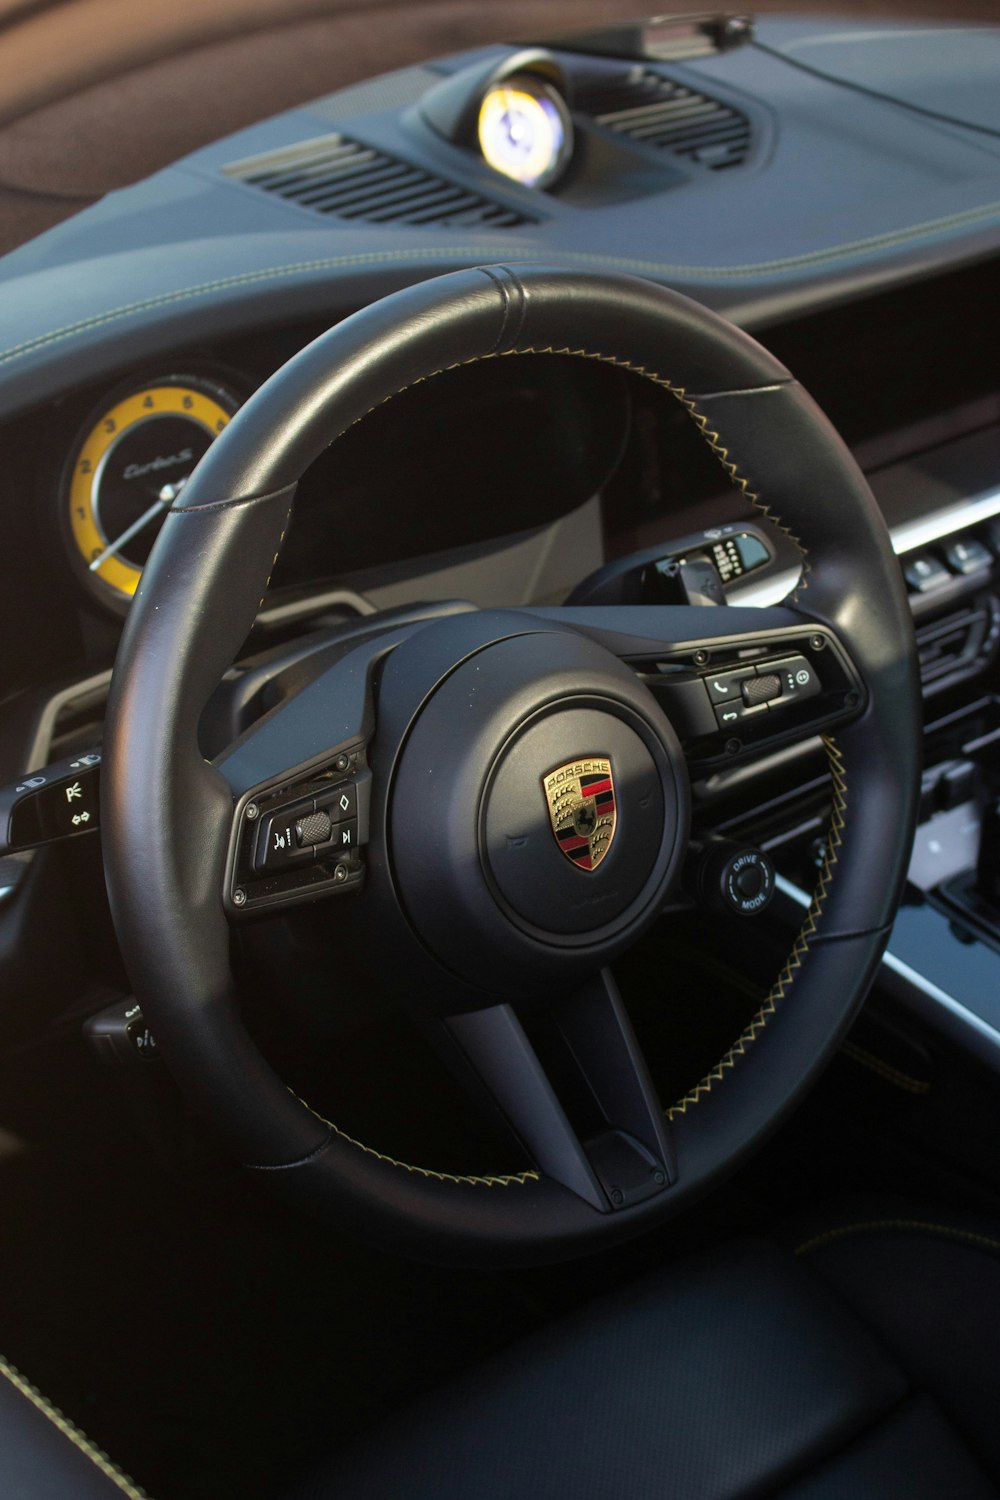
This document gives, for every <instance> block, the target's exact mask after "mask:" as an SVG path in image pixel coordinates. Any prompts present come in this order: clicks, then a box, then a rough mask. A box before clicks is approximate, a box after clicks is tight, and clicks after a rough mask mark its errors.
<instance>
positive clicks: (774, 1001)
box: [665, 735, 847, 1120]
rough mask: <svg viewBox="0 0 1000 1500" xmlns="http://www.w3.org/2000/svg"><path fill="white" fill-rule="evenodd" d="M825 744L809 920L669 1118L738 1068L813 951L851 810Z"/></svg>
mask: <svg viewBox="0 0 1000 1500" xmlns="http://www.w3.org/2000/svg"><path fill="white" fill-rule="evenodd" d="M823 746H824V748H825V750H826V753H827V756H828V758H829V761H830V776H831V779H832V782H833V810H832V813H831V816H830V826H829V828H828V829H827V835H826V856H825V858H824V860H823V866H822V869H821V870H820V875H819V880H818V881H817V882H816V889H815V890H814V891H813V898H812V903H811V905H810V907H809V910H808V912H807V913H806V917H805V921H804V922H803V923H802V926H801V928H800V929H799V934H798V936H797V938H796V939H795V942H794V943H793V945H792V951H791V953H790V954H789V955H788V958H787V959H786V961H785V966H784V968H783V969H782V970H781V973H780V974H779V975H778V977H777V979H776V980H775V982H774V984H773V985H772V986H771V989H770V990H769V991H768V993H767V995H766V996H765V997H764V1000H763V1001H762V1003H761V1006H760V1009H759V1010H758V1011H757V1013H756V1014H755V1015H754V1016H753V1018H752V1019H751V1021H750V1022H749V1024H748V1025H747V1026H745V1027H744V1029H743V1030H742V1031H741V1032H740V1034H739V1036H738V1037H737V1038H736V1040H735V1042H734V1043H733V1045H732V1046H731V1047H730V1048H729V1050H728V1051H727V1052H725V1053H724V1054H723V1056H722V1057H721V1058H720V1059H719V1061H718V1062H717V1063H716V1065H715V1067H714V1068H712V1070H711V1072H709V1073H706V1074H705V1076H704V1078H702V1079H701V1080H700V1082H698V1083H696V1084H695V1086H694V1088H693V1089H691V1090H689V1092H688V1093H686V1094H685V1095H684V1096H683V1097H682V1098H680V1099H678V1100H677V1102H676V1103H675V1104H671V1105H670V1107H669V1108H668V1109H667V1110H666V1111H665V1114H666V1116H667V1119H668V1120H673V1119H675V1118H676V1117H677V1116H678V1115H684V1114H687V1112H688V1110H689V1109H691V1108H693V1107H694V1105H696V1104H698V1103H699V1102H700V1101H701V1100H702V1099H704V1098H705V1096H706V1095H707V1094H710V1093H711V1092H712V1089H713V1088H714V1087H715V1085H716V1084H717V1083H722V1082H723V1080H724V1079H725V1076H726V1074H727V1073H728V1072H729V1071H730V1070H731V1069H733V1068H735V1066H736V1064H737V1062H738V1061H739V1059H740V1058H741V1057H745V1056H746V1053H747V1049H748V1048H749V1047H751V1046H752V1045H753V1043H754V1042H755V1041H756V1040H757V1038H758V1037H759V1036H760V1034H761V1032H762V1031H763V1030H764V1029H765V1027H766V1026H767V1024H768V1022H769V1021H770V1020H771V1017H772V1016H773V1015H775V1014H776V1012H777V1009H778V1006H779V1004H780V1003H781V1001H782V1000H784V999H785V997H786V995H787V993H788V990H789V988H790V987H791V985H792V984H793V982H794V980H795V976H796V974H797V973H798V971H799V969H800V968H801V967H802V960H803V958H804V957H805V955H806V954H807V953H808V952H809V944H810V942H811V941H812V938H813V937H814V935H815V933H816V924H817V922H818V921H819V918H820V917H821V916H822V914H823V908H824V906H825V905H826V898H827V895H828V893H829V888H830V881H831V879H832V876H833V872H834V869H835V867H836V864H837V859H838V851H839V849H840V845H841V834H842V832H843V829H844V814H845V813H846V811H847V773H846V771H845V769H844V760H843V756H842V755H841V753H840V748H839V746H838V745H837V742H836V740H835V739H834V737H833V735H824V736H823Z"/></svg>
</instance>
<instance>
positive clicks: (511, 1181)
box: [295, 1094, 541, 1187]
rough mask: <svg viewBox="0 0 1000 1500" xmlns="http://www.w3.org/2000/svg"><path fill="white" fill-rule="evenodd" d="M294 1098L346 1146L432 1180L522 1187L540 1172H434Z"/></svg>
mask: <svg viewBox="0 0 1000 1500" xmlns="http://www.w3.org/2000/svg"><path fill="white" fill-rule="evenodd" d="M295 1098H296V1099H298V1100H299V1103H300V1104H303V1105H305V1107H306V1109H307V1110H308V1111H309V1113H310V1114H311V1115H313V1116H314V1117H315V1118H316V1119H317V1120H320V1121H321V1122H322V1123H323V1124H324V1125H325V1126H326V1127H327V1128H328V1129H329V1130H332V1131H333V1133H334V1135H335V1136H337V1138H338V1139H339V1140H342V1141H346V1142H347V1144H348V1145H349V1146H357V1148H358V1150H359V1151H363V1152H364V1153H365V1155H366V1156H374V1158H375V1160H376V1161H381V1162H384V1163H385V1164H386V1166H389V1167H401V1168H402V1170H403V1171H404V1172H413V1173H414V1174H415V1175H416V1176H417V1177H428V1178H431V1179H432V1180H433V1181H434V1182H454V1183H456V1184H457V1185H458V1186H459V1187H461V1186H467V1187H524V1185H525V1183H528V1182H538V1181H539V1180H540V1177H541V1174H540V1173H539V1172H535V1171H528V1172H508V1173H502V1172H501V1173H496V1174H495V1175H492V1176H485V1177H475V1176H472V1175H465V1174H463V1173H456V1172H437V1171H435V1170H434V1168H433V1167H415V1166H413V1165H412V1164H411V1163H410V1162H408V1161H397V1160H396V1158H395V1157H394V1156H386V1155H385V1154H384V1153H383V1152H382V1151H376V1150H375V1148H374V1146H366V1145H365V1143H364V1141H356V1140H355V1139H354V1137H353V1136H352V1135H348V1134H347V1132H346V1131H345V1130H341V1129H340V1127H339V1126H338V1125H335V1124H334V1123H333V1121H332V1120H328V1119H327V1118H326V1116H325V1115H321V1114H320V1113H319V1110H316V1109H313V1107H312V1105H311V1104H308V1103H306V1100H305V1099H299V1096H298V1094H296V1095H295Z"/></svg>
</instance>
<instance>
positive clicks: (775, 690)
mask: <svg viewBox="0 0 1000 1500" xmlns="http://www.w3.org/2000/svg"><path fill="white" fill-rule="evenodd" d="M741 687H742V692H743V702H744V703H746V704H747V705H749V706H750V707H752V706H753V705H754V704H755V703H770V701H771V699H772V698H780V697H781V678H780V677H779V676H778V675H777V673H776V672H767V673H765V674H764V675H762V676H760V677H748V678H747V679H746V681H745V682H744V683H742V684H741Z"/></svg>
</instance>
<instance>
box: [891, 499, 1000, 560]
mask: <svg viewBox="0 0 1000 1500" xmlns="http://www.w3.org/2000/svg"><path fill="white" fill-rule="evenodd" d="M996 515H1000V489H996V490H986V491H985V492H984V493H983V494H981V495H972V496H970V498H969V499H967V500H960V501H958V503H957V504H955V505H945V506H943V507H942V509H941V510H935V511H932V512H931V514H930V515H928V516H921V517H919V518H918V519H916V520H913V521H904V522H903V523H902V524H901V525H900V526H894V527H893V530H892V547H893V551H894V552H896V553H903V552H912V551H913V549H914V548H915V547H926V546H928V545H929V544H930V543H931V542H937V541H940V540H941V538H942V537H943V536H949V535H950V534H951V533H952V532H953V531H964V530H965V529H966V528H967V527H969V526H978V525H979V523H980V521H989V520H991V519H992V518H993V517H994V516H996Z"/></svg>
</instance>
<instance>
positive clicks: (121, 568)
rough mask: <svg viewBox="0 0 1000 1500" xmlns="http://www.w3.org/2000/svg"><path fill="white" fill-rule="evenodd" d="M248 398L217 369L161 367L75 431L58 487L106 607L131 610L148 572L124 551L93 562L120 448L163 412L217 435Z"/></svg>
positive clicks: (71, 549) (71, 546) (66, 532)
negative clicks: (104, 497) (112, 463)
mask: <svg viewBox="0 0 1000 1500" xmlns="http://www.w3.org/2000/svg"><path fill="white" fill-rule="evenodd" d="M244 399H245V396H244V395H243V394H242V393H241V392H240V391H239V390H238V389H237V388H236V384H235V383H234V382H232V381H230V380H228V379H226V380H223V379H220V378H218V377H217V376H215V375H207V374H202V373H198V372H195V371H191V372H185V373H182V374H169V375H161V374H158V373H155V372H153V373H151V374H149V375H148V376H146V377H145V378H144V377H142V376H139V377H136V378H133V379H130V380H127V381H124V382H122V383H121V384H120V385H118V386H115V387H114V388H112V389H111V390H110V391H108V392H107V393H106V394H105V396H104V397H103V398H102V400H101V401H100V402H99V403H97V404H96V405H95V406H93V407H92V408H91V410H90V413H89V415H88V417H87V419H86V420H85V421H84V422H83V423H82V424H81V425H80V426H79V427H78V428H77V429H76V430H75V433H74V437H73V441H72V443H71V445H70V448H69V452H68V455H67V458H66V462H65V464H64V466H63V470H62V474H61V477H60V483H59V487H58V504H59V512H60V527H61V532H62V536H63V538H64V541H65V543H66V546H67V549H68V554H69V559H70V565H71V567H72V570H73V573H74V575H75V577H76V578H77V579H78V580H79V581H80V582H82V584H83V585H84V587H85V588H86V590H87V592H88V593H89V594H90V595H91V596H92V597H95V598H97V599H98V600H99V601H100V602H101V603H102V604H103V605H104V606H105V607H106V608H108V609H111V610H113V611H114V612H115V613H116V614H124V613H125V612H126V611H127V610H128V607H129V604H130V603H131V602H132V597H133V595H134V593H135V590H136V588H137V586H138V583H139V579H140V578H141V576H142V568H141V567H140V566H138V565H137V564H135V563H133V562H129V561H127V560H126V559H123V558H119V557H116V556H112V557H110V558H108V560H107V562H106V563H105V564H104V566H103V567H102V568H101V569H100V570H99V571H98V572H93V571H92V570H91V568H90V567H89V565H88V556H92V555H93V553H94V552H95V550H96V548H97V547H98V546H102V545H104V544H105V537H104V534H103V532H102V531H101V530H100V493H99V485H100V480H101V476H102V474H103V470H104V468H105V466H106V464H107V463H108V460H109V459H110V457H111V455H112V453H113V452H114V450H115V448H116V447H117V446H118V444H119V443H120V442H121V441H122V439H123V438H124V437H125V436H126V435H128V434H130V433H134V432H135V431H136V430H137V429H138V428H140V427H141V426H142V425H143V424H144V423H145V422H155V421H156V420H158V419H159V418H161V417H163V416H170V417H180V418H184V419H187V420H188V421H191V422H193V423H195V424H196V425H197V426H198V427H200V428H201V429H202V431H204V432H207V433H210V434H211V436H212V438H213V439H214V438H215V437H217V436H218V434H219V433H220V432H221V431H222V430H223V429H224V428H225V427H226V426H228V424H229V422H230V421H231V420H232V418H233V416H234V415H235V414H236V412H237V411H238V409H239V407H240V406H241V405H242V404H243V401H244ZM150 402H152V403H153V404H152V405H150V404H149V403H150ZM109 424H111V425H109ZM167 478H169V475H165V479H167ZM81 512H82V514H81Z"/></svg>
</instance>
